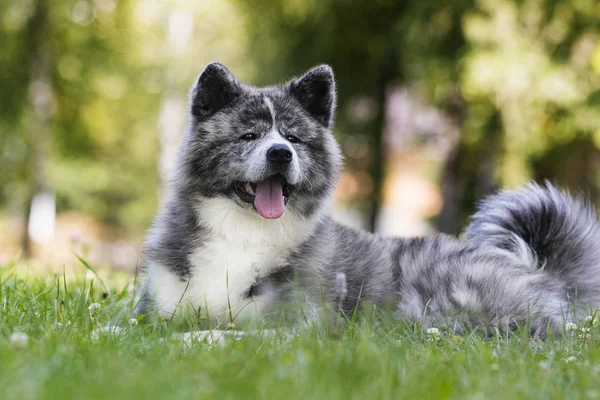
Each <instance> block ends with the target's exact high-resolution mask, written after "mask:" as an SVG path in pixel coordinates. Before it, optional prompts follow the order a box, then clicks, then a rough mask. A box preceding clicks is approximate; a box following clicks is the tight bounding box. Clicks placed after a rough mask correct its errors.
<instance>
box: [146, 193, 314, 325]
mask: <svg viewBox="0 0 600 400" xmlns="http://www.w3.org/2000/svg"><path fill="white" fill-rule="evenodd" d="M198 214H199V219H200V221H202V222H203V224H205V227H207V228H208V230H209V233H208V235H207V237H206V239H205V240H204V241H203V242H202V243H201V244H200V245H199V246H198V247H197V248H195V249H194V250H193V251H192V252H191V253H190V255H189V257H188V260H189V263H190V266H191V277H190V279H189V281H186V282H183V281H181V280H180V279H179V278H178V277H176V276H175V275H173V274H172V273H171V272H170V271H168V270H167V269H166V268H164V267H163V266H160V265H151V268H150V274H151V275H153V276H151V282H155V283H158V282H160V284H156V285H155V287H154V290H153V291H154V297H155V300H156V302H157V306H158V309H159V310H160V311H161V313H162V314H163V315H164V316H169V315H172V314H173V313H176V312H177V308H178V306H179V305H181V306H182V307H187V306H192V307H193V308H194V309H195V310H200V315H201V316H206V315H207V314H208V315H209V316H210V318H211V319H217V320H218V321H219V322H227V321H228V320H229V319H230V318H233V319H244V318H245V317H249V316H252V315H262V314H263V313H264V311H265V309H266V308H268V307H269V306H270V305H271V304H272V303H273V302H274V301H276V299H275V298H274V297H273V296H275V295H276V294H275V293H273V292H269V291H265V292H262V293H261V294H260V295H259V296H249V294H250V293H249V291H250V288H251V287H252V286H253V285H254V284H255V283H257V282H260V281H261V280H263V279H264V278H267V277H268V276H269V274H271V273H272V272H273V271H274V270H275V269H277V268H278V267H280V266H282V265H283V263H284V262H285V258H286V256H287V255H288V254H289V251H290V250H291V249H292V248H294V247H296V246H297V245H298V244H300V243H301V242H302V240H304V239H305V238H306V237H307V236H308V235H309V234H310V232H311V228H312V226H314V221H307V220H302V219H300V218H299V217H297V216H295V215H293V214H285V215H284V216H282V217H281V218H280V219H278V220H275V221H270V220H264V219H262V218H260V217H258V216H256V215H252V214H250V213H248V212H247V211H245V210H242V209H241V208H240V207H239V206H238V205H236V204H235V203H233V202H231V201H224V200H223V199H206V200H203V202H202V204H201V207H199V210H198Z"/></svg>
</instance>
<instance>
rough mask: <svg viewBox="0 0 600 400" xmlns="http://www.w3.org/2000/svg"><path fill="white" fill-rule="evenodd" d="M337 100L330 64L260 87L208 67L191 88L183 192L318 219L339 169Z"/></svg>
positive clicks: (271, 214) (265, 212) (261, 211)
mask: <svg viewBox="0 0 600 400" xmlns="http://www.w3.org/2000/svg"><path fill="white" fill-rule="evenodd" d="M335 100H336V99H335V81H334V77H333V72H332V70H331V68H330V67H328V66H324V65H323V66H319V67H316V68H314V69H312V70H311V71H309V72H308V73H306V74H305V75H304V76H302V77H300V78H298V79H293V80H291V81H290V82H288V83H286V84H284V85H281V86H274V87H266V88H255V87H250V86H246V85H244V84H242V83H240V82H239V81H238V80H237V79H236V78H235V77H234V76H233V75H232V74H231V72H229V70H228V69H227V68H225V67H224V66H223V65H221V64H218V63H212V64H209V65H208V66H207V67H206V68H205V69H204V71H203V72H202V73H201V74H200V77H199V78H198V80H197V82H196V84H195V85H194V87H193V88H192V90H191V95H190V116H191V121H190V127H189V129H188V132H187V133H186V137H185V139H184V141H183V144H182V148H181V154H180V158H179V170H180V174H179V177H178V181H177V184H178V186H179V189H180V190H183V191H184V192H185V194H186V195H188V196H192V197H194V196H196V197H197V196H201V197H205V198H206V197H209V198H211V197H223V198H226V199H229V200H230V201H233V202H235V203H236V204H237V205H238V206H239V207H242V208H244V209H246V210H248V212H252V213H256V214H257V215H260V216H262V217H263V218H266V219H277V218H279V217H281V216H282V215H283V214H284V212H285V211H286V210H288V211H291V212H295V213H297V214H298V215H300V216H304V217H308V216H311V215H312V214H313V213H314V212H316V211H317V209H318V206H319V205H320V204H321V203H322V202H323V201H324V200H325V199H326V198H328V197H329V196H330V195H331V193H332V191H333V187H334V184H335V182H336V180H337V177H338V174H339V170H340V164H341V153H340V150H339V146H338V144H337V142H336V140H335V139H334V137H333V135H332V133H331V127H332V124H333V116H334V115H333V114H334V110H335Z"/></svg>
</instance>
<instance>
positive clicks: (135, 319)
mask: <svg viewBox="0 0 600 400" xmlns="http://www.w3.org/2000/svg"><path fill="white" fill-rule="evenodd" d="M137 324H138V320H137V318H131V319H130V320H129V326H136V325H137Z"/></svg>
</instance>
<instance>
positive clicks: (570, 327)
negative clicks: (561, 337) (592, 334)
mask: <svg viewBox="0 0 600 400" xmlns="http://www.w3.org/2000/svg"><path fill="white" fill-rule="evenodd" d="M565 330H566V331H567V332H574V331H576V330H577V325H576V324H574V323H572V322H567V323H566V324H565Z"/></svg>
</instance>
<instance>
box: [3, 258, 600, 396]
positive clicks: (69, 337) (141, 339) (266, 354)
mask: <svg viewBox="0 0 600 400" xmlns="http://www.w3.org/2000/svg"><path fill="white" fill-rule="evenodd" d="M82 269H83V267H82ZM102 281H103V283H101V282H100V280H99V279H98V278H97V277H95V276H94V275H93V274H90V273H89V272H88V274H87V275H86V273H85V270H84V272H82V273H81V274H79V275H78V274H74V276H73V277H66V276H64V275H63V274H55V275H54V274H51V273H48V272H46V273H43V272H36V273H33V272H31V271H30V268H29V266H28V265H27V264H26V263H9V264H6V265H0V399H18V400H26V399H71V398H76V399H97V398H98V399H100V398H102V399H135V398H140V399H141V398H143V399H166V398H169V399H185V398H189V399H199V398H217V397H218V398H220V399H229V398H240V399H250V398H263V399H305V398H310V399H319V398H323V399H325V398H326V399H351V398H356V399H365V398H369V399H373V400H374V399H398V398H410V399H415V398H418V399H441V398H455V399H465V398H477V399H494V398H498V399H500V398H502V399H504V398H543V399H547V398H565V397H566V398H570V399H576V398H596V397H599V396H600V345H599V340H598V337H599V335H598V333H599V330H598V329H596V328H595V327H593V326H591V325H593V323H592V322H587V323H582V324H580V325H582V326H581V327H579V328H578V329H574V330H573V331H572V332H571V333H570V334H569V335H568V336H567V337H565V338H563V339H562V340H560V341H554V340H553V341H549V342H548V343H545V344H541V343H536V342H533V341H531V340H529V339H527V338H526V337H517V336H514V337H511V338H508V339H507V338H501V337H495V338H484V337H483V336H481V335H478V334H477V333H472V334H469V335H466V336H454V335H451V334H449V333H447V332H443V331H441V332H440V333H439V334H438V335H435V334H427V333H423V332H422V331H420V330H416V331H415V330H414V329H411V328H410V327H406V326H403V324H394V323H390V322H389V321H388V320H387V319H385V318H378V317H375V316H374V315H375V314H373V313H372V314H370V316H367V317H365V318H364V319H359V320H358V322H348V323H346V324H345V325H344V326H343V327H338V328H335V329H329V330H327V329H309V330H306V331H303V332H302V333H299V334H296V335H295V336H293V337H291V338H289V337H288V336H289V332H290V331H289V330H286V329H284V328H282V329H281V333H276V334H275V335H274V336H264V335H248V336H245V337H243V338H242V339H239V340H233V339H228V340H225V341H220V342H217V343H212V344H211V343H207V342H206V341H195V342H186V341H183V340H182V339H181V335H177V334H174V332H175V331H176V330H179V329H181V327H175V326H172V324H170V323H169V322H167V321H162V322H157V323H154V324H151V325H148V324H136V323H135V322H130V319H129V313H130V310H131V308H132V300H131V293H130V290H129V289H130V287H131V283H132V282H133V277H130V276H122V275H121V276H117V275H111V276H107V277H104V276H103V279H102ZM104 285H106V289H105V286H104ZM92 304H94V305H92ZM115 323H120V324H122V326H123V330H121V331H119V332H118V333H116V334H109V333H105V334H100V335H98V334H97V333H98V328H101V327H106V326H110V325H111V324H115ZM586 324H587V325H588V326H591V329H589V331H586V327H585V326H583V325H586ZM581 328H583V330H582V329H581ZM94 332H96V333H94Z"/></svg>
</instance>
